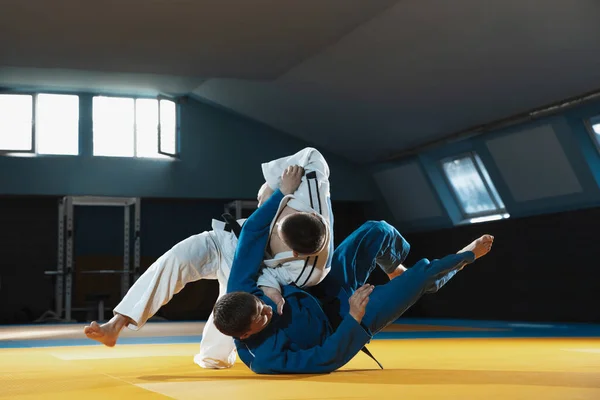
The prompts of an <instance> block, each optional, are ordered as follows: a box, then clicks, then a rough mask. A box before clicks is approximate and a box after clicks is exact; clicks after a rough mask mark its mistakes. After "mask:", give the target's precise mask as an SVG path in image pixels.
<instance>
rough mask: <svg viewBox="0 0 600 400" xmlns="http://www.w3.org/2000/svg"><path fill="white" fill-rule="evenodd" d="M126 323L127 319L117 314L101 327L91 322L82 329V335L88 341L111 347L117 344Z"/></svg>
mask: <svg viewBox="0 0 600 400" xmlns="http://www.w3.org/2000/svg"><path fill="white" fill-rule="evenodd" d="M128 323H129V318H127V317H125V316H123V315H121V314H117V315H115V316H114V317H112V318H111V320H110V321H108V322H107V323H105V324H102V325H100V324H98V323H97V322H96V321H93V322H92V323H91V324H90V325H88V326H86V327H85V328H83V333H85V336H87V337H88V338H90V339H93V340H95V341H97V342H100V343H102V344H103V345H105V346H108V347H113V346H114V345H115V344H117V339H118V338H119V334H120V333H121V331H122V330H123V328H124V327H125V325H127V324H128Z"/></svg>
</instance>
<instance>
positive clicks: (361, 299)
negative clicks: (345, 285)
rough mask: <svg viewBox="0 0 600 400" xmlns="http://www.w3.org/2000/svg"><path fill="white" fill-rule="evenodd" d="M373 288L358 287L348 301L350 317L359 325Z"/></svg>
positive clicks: (371, 286) (366, 286) (367, 285)
mask: <svg viewBox="0 0 600 400" xmlns="http://www.w3.org/2000/svg"><path fill="white" fill-rule="evenodd" d="M374 288H375V286H373V285H369V284H366V285H363V286H361V287H359V288H358V289H357V290H356V292H354V294H353V295H352V296H351V297H350V299H349V300H348V302H349V303H350V315H351V316H352V318H354V319H355V320H356V322H358V323H359V324H360V323H361V321H362V319H363V317H364V316H365V310H366V308H367V304H368V303H369V296H370V295H371V293H373V289H374Z"/></svg>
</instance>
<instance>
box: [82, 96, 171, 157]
mask: <svg viewBox="0 0 600 400" xmlns="http://www.w3.org/2000/svg"><path fill="white" fill-rule="evenodd" d="M93 107H94V155H95V156H116V157H144V158H170V157H169V156H175V150H176V147H177V132H176V130H177V128H176V106H175V103H174V102H172V101H168V100H160V107H159V100H157V99H132V98H115V97H101V96H99V97H94V104H93ZM159 114H160V115H159ZM159 127H160V129H159ZM159 134H160V137H159ZM159 140H160V147H161V149H160V150H159Z"/></svg>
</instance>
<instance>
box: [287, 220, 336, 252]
mask: <svg viewBox="0 0 600 400" xmlns="http://www.w3.org/2000/svg"><path fill="white" fill-rule="evenodd" d="M281 233H282V235H283V238H282V239H283V240H284V241H285V243H286V244H287V245H288V246H290V248H291V249H292V250H294V251H295V252H296V253H299V254H313V253H316V252H317V251H318V250H320V249H321V247H323V244H324V243H325V239H326V238H327V231H326V230H325V224H324V223H323V221H322V220H321V218H319V217H318V216H317V215H315V214H313V213H305V212H301V213H295V214H291V215H289V216H288V217H286V218H285V219H284V220H283V221H282V223H281Z"/></svg>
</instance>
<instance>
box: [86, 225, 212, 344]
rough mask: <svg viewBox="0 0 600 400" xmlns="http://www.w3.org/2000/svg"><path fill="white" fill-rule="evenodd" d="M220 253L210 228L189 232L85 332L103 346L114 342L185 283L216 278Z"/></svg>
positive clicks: (163, 303) (157, 308)
mask: <svg viewBox="0 0 600 400" xmlns="http://www.w3.org/2000/svg"><path fill="white" fill-rule="evenodd" d="M219 262H220V254H219V251H218V248H217V246H216V244H215V242H214V241H213V238H212V237H211V233H210V232H203V233H200V234H198V235H194V236H191V237H189V238H187V239H185V240H183V241H181V242H179V243H178V244H176V245H175V246H173V248H171V249H170V250H169V251H167V252H166V253H165V254H163V255H162V256H161V257H160V258H159V259H158V260H156V262H154V263H153V264H152V265H151V266H150V268H148V270H146V272H144V273H143V274H142V276H140V277H139V279H138V280H137V281H136V282H135V283H134V284H133V286H132V287H131V288H130V289H129V291H128V292H127V294H126V295H125V297H124V298H123V300H122V301H121V302H120V303H119V305H117V307H115V309H114V317H113V318H112V319H111V320H110V321H108V322H107V323H105V324H102V325H100V324H98V323H97V322H96V321H93V322H92V323H91V324H90V325H88V326H86V327H85V328H84V333H85V335H86V336H87V337H88V338H90V339H93V340H96V341H98V342H100V343H102V344H104V345H106V346H109V347H112V346H114V345H115V344H116V343H117V340H118V338H119V335H120V333H121V331H122V330H123V328H124V327H125V326H127V327H129V328H130V329H133V330H138V329H140V328H141V327H142V326H143V325H144V324H145V323H146V321H147V320H148V319H149V318H150V317H152V316H153V315H154V314H155V313H156V312H157V311H158V310H159V309H160V307H162V306H163V305H165V304H167V303H168V302H169V301H170V300H171V298H173V296H174V295H175V294H177V293H179V292H180V291H181V290H182V289H183V288H184V286H185V285H186V284H188V283H189V282H194V281H197V280H200V279H217V270H218V268H219Z"/></svg>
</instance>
